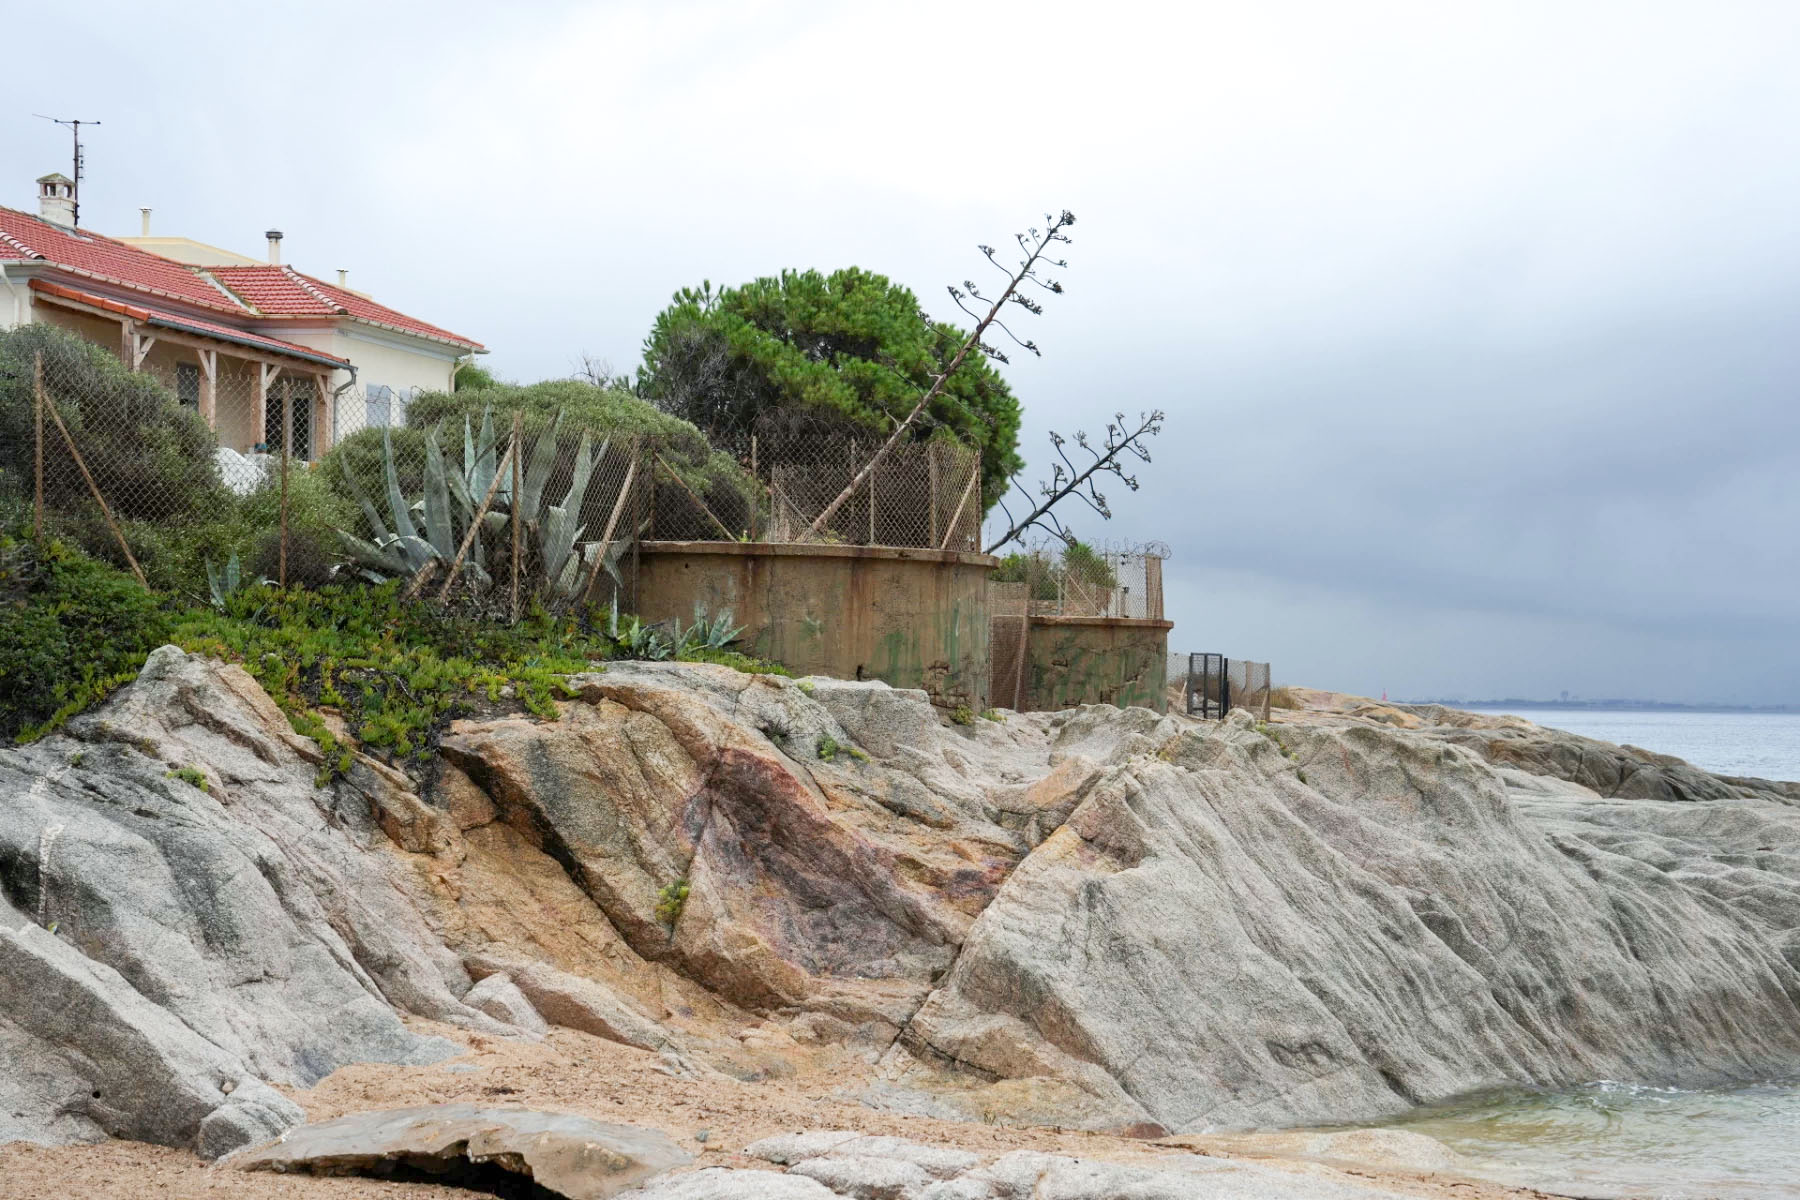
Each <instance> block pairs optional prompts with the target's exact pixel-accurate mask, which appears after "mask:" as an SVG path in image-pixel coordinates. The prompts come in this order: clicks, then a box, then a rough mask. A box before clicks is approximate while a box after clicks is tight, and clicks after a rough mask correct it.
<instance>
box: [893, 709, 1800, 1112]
mask: <svg viewBox="0 0 1800 1200" xmlns="http://www.w3.org/2000/svg"><path fill="white" fill-rule="evenodd" d="M1082 719H1083V720H1085V719H1087V718H1086V717H1085V716H1084V718H1082ZM1078 724H1079V722H1070V725H1069V727H1068V728H1066V729H1065V730H1064V732H1063V737H1065V738H1067V737H1069V736H1071V734H1072V733H1073V731H1074V729H1075V727H1076V726H1077V725H1078ZM1452 741H1453V739H1451V738H1447V737H1439V736H1432V735H1430V734H1429V733H1428V734H1426V735H1423V736H1421V735H1410V734H1403V733H1397V732H1395V731H1393V730H1390V729H1386V728H1382V727H1380V726H1377V725H1366V724H1364V725H1345V726H1341V727H1328V726H1316V725H1307V724H1299V723H1296V724H1286V725H1282V726H1278V727H1275V728H1274V729H1273V730H1270V731H1268V732H1260V731H1259V730H1258V729H1257V728H1255V727H1254V726H1253V723H1252V722H1251V721H1249V720H1248V719H1247V718H1245V717H1244V716H1243V715H1241V714H1234V715H1233V717H1232V718H1231V719H1229V720H1227V721H1226V722H1224V723H1222V724H1219V725H1214V726H1211V727H1205V726H1202V727H1190V728H1187V729H1184V730H1182V731H1181V732H1178V733H1176V734H1174V735H1173V736H1171V737H1168V738H1167V739H1166V740H1164V741H1163V742H1162V743H1161V745H1159V746H1157V747H1156V748H1155V750H1154V751H1153V752H1149V753H1146V752H1144V749H1145V748H1144V747H1142V746H1132V745H1130V744H1129V743H1121V744H1120V745H1119V746H1118V748H1117V749H1116V750H1115V752H1114V753H1113V755H1112V756H1111V757H1110V759H1109V760H1108V762H1107V767H1106V770H1105V771H1104V773H1103V775H1102V777H1101V780H1100V782H1098V783H1097V784H1095V785H1094V787H1093V789H1092V791H1091V792H1090V793H1089V795H1088V796H1087V798H1086V799H1085V800H1084V801H1083V802H1082V804H1081V806H1080V807H1078V808H1077V809H1076V810H1075V811H1074V812H1073V813H1072V814H1071V816H1070V818H1069V820H1068V822H1067V823H1066V824H1064V825H1063V827H1062V828H1060V829H1059V830H1057V832H1056V833H1055V834H1053V835H1052V836H1051V837H1050V838H1049V840H1048V841H1046V842H1045V843H1044V844H1043V845H1042V846H1041V847H1039V848H1038V849H1037V850H1036V851H1034V852H1033V853H1032V855H1031V856H1030V857H1029V858H1027V859H1026V860H1025V861H1024V862H1023V863H1022V864H1021V865H1020V866H1019V868H1018V869H1017V870H1016V871H1015V872H1014V873H1013V874H1012V876H1011V877H1010V878H1009V879H1008V881H1007V883H1006V885H1005V887H1003V888H1002V889H1001V891H1000V893H999V895H998V896H997V897H996V899H995V901H994V902H993V904H992V905H990V906H989V908H988V909H987V910H986V911H985V912H984V913H983V914H982V916H981V918H980V919H979V920H978V921H977V922H976V924H975V926H974V928H972V929H971V930H970V932H969V934H968V936H967V939H966V941H965V943H964V947H963V951H962V954H961V955H960V956H959V958H958V960H957V964H956V966H955V968H954V969H953V970H952V971H951V973H950V975H949V976H948V978H947V979H946V980H945V983H944V985H943V986H942V987H941V988H939V989H938V990H937V991H936V992H934V994H933V995H932V997H931V998H930V1000H928V1001H927V1002H926V1004H925V1005H924V1006H923V1008H922V1009H921V1011H920V1012H919V1014H918V1015H917V1016H916V1017H915V1018H914V1020H913V1021H912V1022H911V1024H910V1025H909V1026H908V1029H907V1031H906V1033H905V1035H904V1036H903V1038H902V1039H901V1044H900V1046H899V1047H897V1048H896V1050H895V1051H894V1052H893V1053H892V1054H891V1055H890V1057H889V1060H888V1062H887V1064H886V1065H887V1067H888V1070H889V1080H888V1082H887V1083H886V1084H884V1085H882V1087H880V1088H878V1089H877V1093H876V1098H877V1099H879V1100H881V1101H882V1102H885V1103H893V1104H897V1105H901V1106H904V1107H916V1108H920V1109H924V1110H927V1111H935V1112H939V1113H942V1114H944V1115H957V1116H964V1117H974V1118H979V1117H983V1116H989V1115H996V1114H999V1115H1004V1116H1006V1117H1008V1118H1010V1119H1028V1120H1029V1119H1035V1120H1054V1119H1057V1118H1058V1117H1059V1116H1060V1117H1061V1118H1062V1119H1067V1118H1068V1116H1069V1115H1070V1114H1075V1113H1078V1114H1080V1119H1081V1120H1083V1121H1085V1122H1086V1123H1088V1124H1091V1125H1097V1126H1126V1125H1131V1124H1134V1123H1143V1122H1152V1123H1155V1124H1157V1125H1161V1126H1164V1127H1166V1128H1168V1129H1170V1130H1177V1131H1187V1130H1196V1129H1205V1128H1217V1127H1236V1126H1246V1125H1260V1124H1292V1123H1304V1122H1328V1121H1342V1120H1346V1119H1349V1120H1363V1119H1371V1118H1376V1117H1379V1116H1382V1115H1384V1114H1388V1113H1394V1112H1399V1111H1402V1110H1403V1109H1405V1108H1407V1107H1409V1106H1411V1105H1413V1104H1416V1103H1421V1102H1425V1101H1430V1100H1435V1099H1439V1098H1443V1097H1447V1096H1451V1095H1455V1094H1458V1093H1462V1092H1466V1091H1472V1090H1476V1089H1480V1088H1486V1087H1493V1086H1497V1085H1501V1084H1505V1083H1509V1082H1528V1083H1538V1084H1549V1085H1554V1084H1561V1083H1573V1082H1576V1081H1580V1080H1587V1079H1596V1078H1613V1079H1632V1080H1642V1081H1649V1082H1658V1083H1669V1084H1675V1083H1681V1084H1688V1085H1697V1084H1711V1083H1719V1082H1723V1081H1726V1080H1732V1079H1737V1080H1743V1079H1752V1078H1763V1077H1768V1076H1769V1075H1771V1074H1779V1073H1781V1072H1783V1071H1792V1070H1793V1069H1794V1068H1795V1066H1796V1065H1797V1064H1800V973H1797V968H1800V953H1797V952H1796V951H1797V948H1800V942H1797V931H1800V887H1797V886H1796V885H1797V884H1800V812H1797V811H1796V810H1795V809H1793V808H1791V807H1788V806H1786V805H1784V804H1781V803H1778V802H1775V801H1772V800H1768V799H1763V798H1756V797H1744V796H1735V795H1734V796H1721V797H1719V798H1717V799H1712V800H1698V799H1695V800H1690V801H1689V802H1686V803H1671V802H1669V801H1668V800H1666V799H1654V798H1644V799H1633V800H1624V799H1610V800H1607V799H1602V798H1601V797H1599V796H1597V795H1595V794H1594V793H1593V792H1592V791H1591V790H1588V789H1586V788H1583V787H1581V786H1580V785H1578V784H1572V783H1567V782H1561V781H1557V780H1553V779H1549V778H1546V777H1544V776H1533V775H1525V774H1522V773H1518V772H1512V773H1508V772H1504V771H1496V770H1495V769H1494V768H1493V767H1492V766H1490V765H1489V764H1488V763H1487V762H1484V761H1483V760H1482V759H1481V758H1480V757H1478V756H1477V755H1476V754H1474V753H1471V752H1469V751H1467V750H1465V749H1463V748H1461V747H1460V746H1458V745H1454V744H1451V743H1452ZM1686 769H1687V770H1691V768H1686ZM1709 778H1710V777H1709ZM1642 790H1643V792H1644V794H1645V796H1646V797H1649V796H1662V795H1665V794H1666V793H1665V791H1664V789H1660V788H1650V787H1647V788H1644V789H1642Z"/></svg>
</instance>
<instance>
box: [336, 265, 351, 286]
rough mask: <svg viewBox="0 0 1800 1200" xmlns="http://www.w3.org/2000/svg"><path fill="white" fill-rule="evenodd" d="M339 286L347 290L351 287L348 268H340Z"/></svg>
mask: <svg viewBox="0 0 1800 1200" xmlns="http://www.w3.org/2000/svg"><path fill="white" fill-rule="evenodd" d="M338 286H339V287H341V288H344V289H346V290H347V289H348V288H349V287H350V269H349V268H348V267H339V268H338Z"/></svg>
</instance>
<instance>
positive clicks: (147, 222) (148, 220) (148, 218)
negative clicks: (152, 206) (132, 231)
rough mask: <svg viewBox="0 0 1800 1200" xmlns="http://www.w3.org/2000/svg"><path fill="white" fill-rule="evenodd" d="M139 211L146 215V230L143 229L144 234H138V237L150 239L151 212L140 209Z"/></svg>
mask: <svg viewBox="0 0 1800 1200" xmlns="http://www.w3.org/2000/svg"><path fill="white" fill-rule="evenodd" d="M138 211H139V212H141V213H143V214H144V228H143V230H142V232H140V233H139V234H138V236H139V237H149V236H150V210H149V209H147V208H140V209H138Z"/></svg>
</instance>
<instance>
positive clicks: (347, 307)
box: [207, 266, 483, 350]
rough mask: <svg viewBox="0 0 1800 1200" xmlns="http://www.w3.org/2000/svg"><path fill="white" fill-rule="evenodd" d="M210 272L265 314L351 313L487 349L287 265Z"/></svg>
mask: <svg viewBox="0 0 1800 1200" xmlns="http://www.w3.org/2000/svg"><path fill="white" fill-rule="evenodd" d="M207 271H208V273H210V274H211V275H212V276H213V277H214V278H216V279H217V280H218V281H219V282H220V283H221V284H223V285H224V286H225V287H227V288H229V289H230V290H231V291H232V292H233V293H234V294H235V295H237V296H238V297H239V298H240V299H242V300H244V301H245V302H246V303H248V304H250V305H252V306H253V307H254V308H255V309H256V311H257V312H258V313H260V314H262V315H263V316H265V317H323V316H347V317H351V318H354V319H355V320H359V321H367V322H369V323H370V324H372V325H381V326H385V327H386V328H389V329H397V330H400V331H401V332H403V333H411V334H417V335H419V336H421V337H428V338H432V339H434V340H436V341H441V342H449V343H451V344H453V345H457V346H467V347H469V348H470V349H475V350H479V349H482V348H483V347H482V345H481V343H480V342H477V341H475V340H474V339H473V338H466V337H464V336H462V335H461V334H459V333H451V332H450V331H449V330H447V329H440V328H439V327H438V326H436V325H429V324H427V323H426V322H424V321H421V320H418V319H417V318H415V317H409V316H407V315H406V314H405V313H403V312H400V311H398V310H397V309H392V308H389V307H388V306H387V305H385V304H377V303H376V302H375V301H373V300H370V299H369V298H368V297H366V296H359V295H357V294H356V293H355V292H352V291H347V290H345V289H343V288H340V287H335V286H333V285H331V284H329V283H326V282H325V281H324V280H322V279H314V278H313V277H312V276H311V275H306V274H303V273H301V272H299V271H296V270H295V269H294V268H292V267H289V266H254V267H208V268H207Z"/></svg>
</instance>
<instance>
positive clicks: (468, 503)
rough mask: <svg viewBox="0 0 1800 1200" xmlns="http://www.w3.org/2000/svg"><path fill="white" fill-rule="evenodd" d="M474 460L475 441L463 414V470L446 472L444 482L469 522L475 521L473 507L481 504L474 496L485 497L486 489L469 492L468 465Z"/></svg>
mask: <svg viewBox="0 0 1800 1200" xmlns="http://www.w3.org/2000/svg"><path fill="white" fill-rule="evenodd" d="M474 458H475V439H474V436H473V435H472V434H470V432H469V414H467V413H464V414H463V469H462V470H460V471H446V472H445V475H446V482H448V483H449V485H450V498H451V499H452V500H454V501H456V505H457V507H458V508H460V509H462V513H463V516H465V517H467V518H468V519H469V520H471V521H472V520H474V519H475V506H476V505H477V504H479V503H481V502H480V501H479V500H477V499H476V498H475V496H476V495H482V496H485V495H487V487H486V485H485V484H484V485H483V486H482V489H481V491H480V492H479V493H472V492H471V489H470V471H469V463H470V462H472V461H473V460H474Z"/></svg>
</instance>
